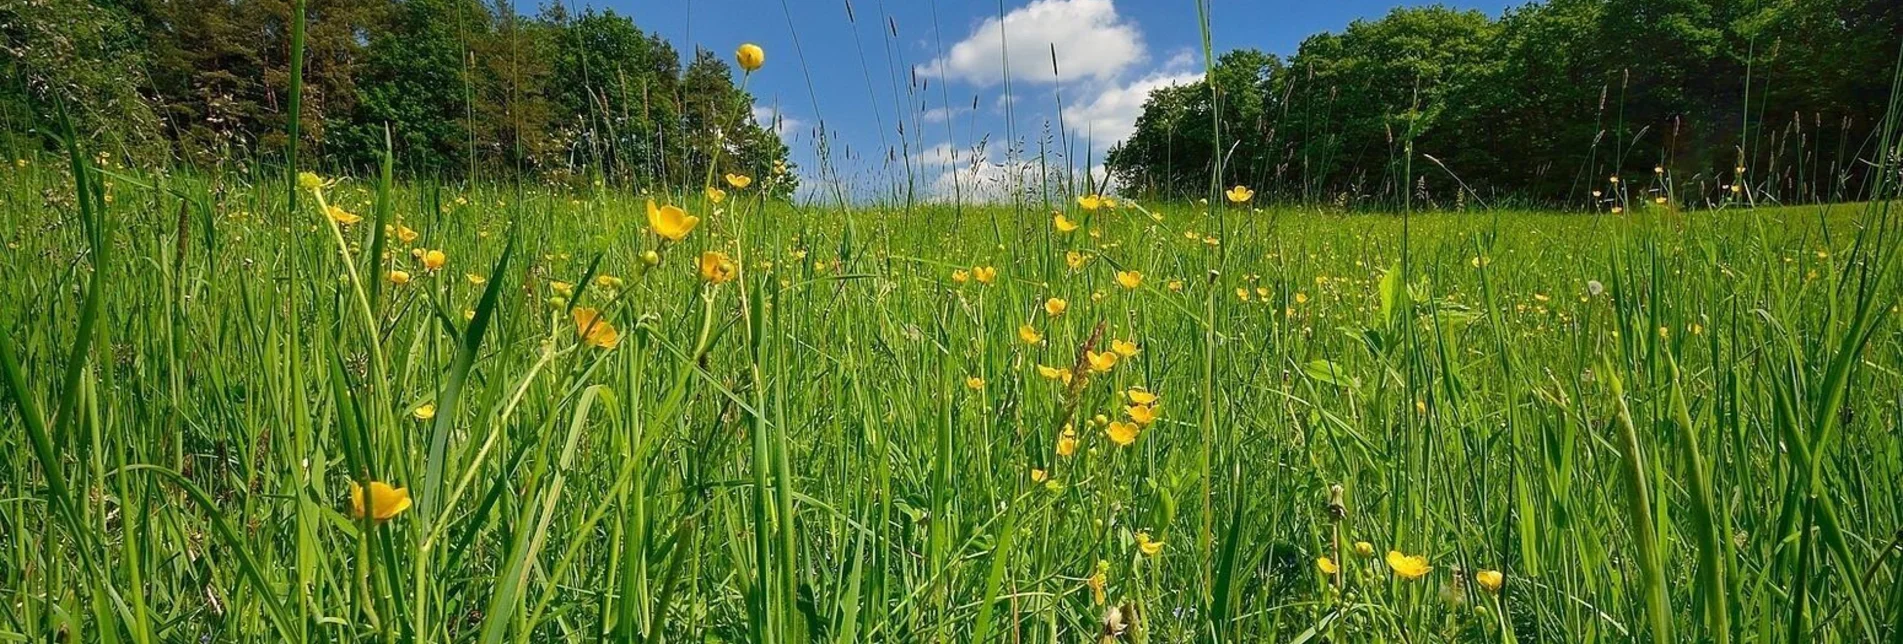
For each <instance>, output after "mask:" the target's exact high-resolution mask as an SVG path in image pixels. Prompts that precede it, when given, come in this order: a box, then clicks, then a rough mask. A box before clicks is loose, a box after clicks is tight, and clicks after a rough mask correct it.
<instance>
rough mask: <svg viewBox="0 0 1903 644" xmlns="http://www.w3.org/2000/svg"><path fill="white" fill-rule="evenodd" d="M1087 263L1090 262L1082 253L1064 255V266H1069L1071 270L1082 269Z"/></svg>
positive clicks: (1073, 252)
mask: <svg viewBox="0 0 1903 644" xmlns="http://www.w3.org/2000/svg"><path fill="white" fill-rule="evenodd" d="M1088 261H1090V256H1089V255H1085V254H1083V253H1079V252H1077V251H1074V250H1073V251H1070V252H1067V253H1064V264H1066V265H1068V266H1070V268H1071V270H1077V269H1079V268H1083V267H1084V263H1085V262H1088Z"/></svg>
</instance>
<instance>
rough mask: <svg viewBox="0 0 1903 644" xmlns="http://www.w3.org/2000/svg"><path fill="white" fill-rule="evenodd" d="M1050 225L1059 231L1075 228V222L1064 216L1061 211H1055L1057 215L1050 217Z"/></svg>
mask: <svg viewBox="0 0 1903 644" xmlns="http://www.w3.org/2000/svg"><path fill="white" fill-rule="evenodd" d="M1051 225H1052V226H1054V227H1056V228H1057V232H1060V233H1067V232H1070V231H1073V230H1077V222H1074V221H1071V220H1070V218H1069V217H1065V216H1064V213H1061V212H1060V213H1057V216H1056V217H1053V218H1052V219H1051Z"/></svg>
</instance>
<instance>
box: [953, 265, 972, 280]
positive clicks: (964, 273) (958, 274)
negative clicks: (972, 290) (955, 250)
mask: <svg viewBox="0 0 1903 644" xmlns="http://www.w3.org/2000/svg"><path fill="white" fill-rule="evenodd" d="M970 280H971V271H968V270H965V269H962V268H961V269H958V270H955V271H952V281H953V282H957V283H959V284H963V283H965V282H967V281H970Z"/></svg>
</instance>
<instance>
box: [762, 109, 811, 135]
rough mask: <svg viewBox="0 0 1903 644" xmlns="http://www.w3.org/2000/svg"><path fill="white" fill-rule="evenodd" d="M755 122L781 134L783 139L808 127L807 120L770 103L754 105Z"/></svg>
mask: <svg viewBox="0 0 1903 644" xmlns="http://www.w3.org/2000/svg"><path fill="white" fill-rule="evenodd" d="M753 122H755V123H758V124H760V127H764V128H770V129H772V130H773V133H774V134H778V135H780V138H781V139H785V138H787V137H788V136H790V135H791V134H793V133H794V132H797V131H799V129H800V128H803V127H806V122H805V121H802V120H799V119H796V118H793V117H791V116H787V115H786V113H785V112H781V111H779V108H777V107H772V106H768V105H755V106H753Z"/></svg>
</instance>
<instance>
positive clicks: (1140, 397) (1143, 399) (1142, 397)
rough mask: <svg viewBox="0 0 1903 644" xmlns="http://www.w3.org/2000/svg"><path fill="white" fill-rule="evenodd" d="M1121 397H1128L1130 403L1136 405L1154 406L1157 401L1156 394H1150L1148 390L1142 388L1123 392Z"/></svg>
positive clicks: (1132, 388)
mask: <svg viewBox="0 0 1903 644" xmlns="http://www.w3.org/2000/svg"><path fill="white" fill-rule="evenodd" d="M1123 395H1124V396H1127V397H1129V398H1130V402H1131V403H1133V404H1138V405H1150V404H1155V403H1156V399H1157V395H1156V394H1153V393H1150V392H1149V390H1146V389H1144V388H1142V387H1131V388H1130V389H1129V390H1127V391H1125V392H1123Z"/></svg>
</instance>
